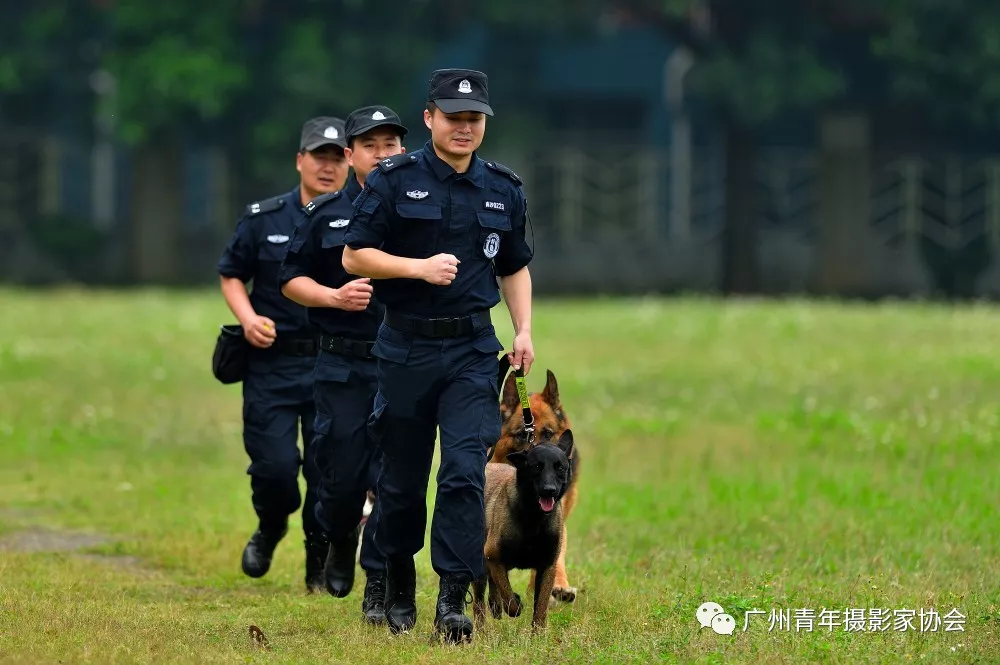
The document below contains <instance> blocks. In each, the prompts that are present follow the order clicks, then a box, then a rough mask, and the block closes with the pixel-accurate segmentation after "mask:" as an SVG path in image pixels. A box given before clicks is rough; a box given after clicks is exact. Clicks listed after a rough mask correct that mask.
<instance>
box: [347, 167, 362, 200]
mask: <svg viewBox="0 0 1000 665" xmlns="http://www.w3.org/2000/svg"><path fill="white" fill-rule="evenodd" d="M344 193H345V194H347V201H348V203H354V199H356V198H358V194H360V193H361V183H360V182H358V177H357V176H356V175H354V173H351V175H350V176H348V178H347V184H346V185H344Z"/></svg>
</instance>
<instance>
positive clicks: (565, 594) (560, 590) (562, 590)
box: [552, 586, 576, 603]
mask: <svg viewBox="0 0 1000 665" xmlns="http://www.w3.org/2000/svg"><path fill="white" fill-rule="evenodd" d="M552 597H553V598H555V599H556V600H558V601H559V602H560V603H572V602H573V601H574V600H576V587H575V586H566V587H563V586H557V587H552Z"/></svg>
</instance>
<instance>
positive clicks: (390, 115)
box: [344, 106, 407, 143]
mask: <svg viewBox="0 0 1000 665" xmlns="http://www.w3.org/2000/svg"><path fill="white" fill-rule="evenodd" d="M376 127H391V128H393V129H395V130H396V131H397V132H399V135H400V137H403V136H406V132H407V129H406V127H405V126H404V125H403V123H402V121H401V120H400V119H399V116H398V115H396V112H395V111H393V110H392V109H391V108H389V107H388V106H362V107H361V108H359V109H354V110H353V111H351V114H350V115H349V116H347V122H346V123H345V124H344V139H345V140H346V141H347V142H348V143H350V142H351V139H353V138H356V137H358V136H361V135H362V134H364V133H365V132H368V131H371V130H373V129H375V128H376Z"/></svg>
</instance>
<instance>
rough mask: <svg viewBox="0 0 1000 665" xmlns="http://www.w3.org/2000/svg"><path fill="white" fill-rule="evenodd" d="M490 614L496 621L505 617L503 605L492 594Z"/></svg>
mask: <svg viewBox="0 0 1000 665" xmlns="http://www.w3.org/2000/svg"><path fill="white" fill-rule="evenodd" d="M490 614H492V615H493V618H494V619H499V618H500V617H502V616H503V603H501V602H500V599H499V598H497V597H496V596H494V595H492V594H491V595H490Z"/></svg>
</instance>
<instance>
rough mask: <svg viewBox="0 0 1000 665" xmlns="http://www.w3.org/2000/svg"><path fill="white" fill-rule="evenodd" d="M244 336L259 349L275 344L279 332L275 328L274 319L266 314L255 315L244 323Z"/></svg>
mask: <svg viewBox="0 0 1000 665" xmlns="http://www.w3.org/2000/svg"><path fill="white" fill-rule="evenodd" d="M243 336H244V337H245V338H246V340H247V341H248V342H250V344H252V345H253V346H256V347H257V348H258V349H266V348H267V347H269V346H271V345H272V344H274V340H275V338H276V337H277V336H278V333H277V332H276V331H275V329H274V321H272V320H271V319H269V318H267V317H266V316H254V317H253V318H252V319H250V320H249V321H245V322H244V323H243Z"/></svg>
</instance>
